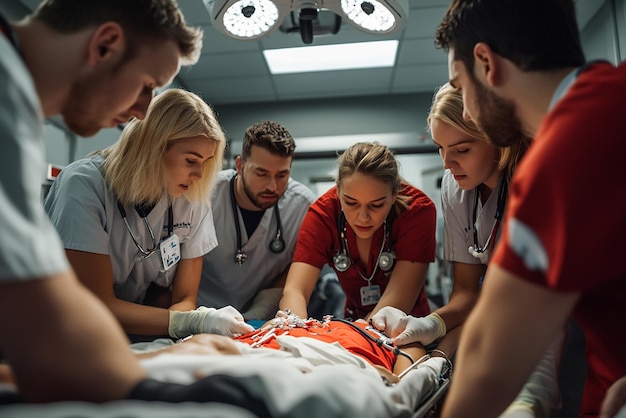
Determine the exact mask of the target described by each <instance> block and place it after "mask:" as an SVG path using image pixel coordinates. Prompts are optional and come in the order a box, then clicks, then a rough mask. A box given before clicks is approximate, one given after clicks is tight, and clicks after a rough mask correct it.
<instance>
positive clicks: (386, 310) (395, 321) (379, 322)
mask: <svg viewBox="0 0 626 418" xmlns="http://www.w3.org/2000/svg"><path fill="white" fill-rule="evenodd" d="M407 316H408V315H407V314H405V313H404V312H403V311H401V310H400V309H398V308H394V307H393V306H385V307H383V308H381V309H380V310H379V311H378V312H376V313H375V314H374V315H372V318H371V321H372V325H373V326H374V328H376V329H377V330H379V331H383V332H384V333H385V335H387V336H389V337H391V336H392V335H393V334H394V333H395V334H396V335H397V334H399V333H400V332H402V331H403V330H404V329H401V330H400V331H397V329H398V327H399V326H400V320H401V319H402V318H406V317H407Z"/></svg>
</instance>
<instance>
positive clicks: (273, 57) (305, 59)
mask: <svg viewBox="0 0 626 418" xmlns="http://www.w3.org/2000/svg"><path fill="white" fill-rule="evenodd" d="M397 50H398V41H397V40H390V41H375V42H356V43H351V44H335V45H319V46H304V47H297V48H283V49H267V50H265V51H263V55H264V56H265V61H266V62H267V65H268V67H269V69H270V72H271V73H272V74H289V73H307V72H313V71H334V70H353V69H357V68H381V67H393V64H394V63H395V61H396V52H397Z"/></svg>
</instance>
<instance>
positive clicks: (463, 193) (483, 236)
mask: <svg viewBox="0 0 626 418" xmlns="http://www.w3.org/2000/svg"><path fill="white" fill-rule="evenodd" d="M501 187H502V182H501V181H499V182H498V186H497V187H496V189H495V190H493V191H492V192H491V194H490V195H489V198H488V199H487V202H485V205H484V206H483V205H482V203H481V202H480V199H478V207H477V209H476V230H477V231H478V245H479V246H481V247H482V246H484V245H485V243H486V242H487V239H488V238H489V233H490V232H491V228H492V227H493V225H494V222H495V220H496V219H495V214H496V209H497V206H498V195H499V194H500V188H501ZM475 199H476V189H472V190H463V189H461V188H459V184H458V183H457V182H456V180H454V177H453V176H452V173H451V172H450V170H446V171H445V173H444V174H443V179H442V181H441V208H442V211H443V222H444V227H443V258H444V259H445V260H448V261H458V262H461V263H467V264H481V262H480V260H479V259H478V258H476V257H474V256H473V255H471V254H470V253H469V252H468V250H467V248H468V247H469V246H471V245H474V229H473V226H472V218H473V211H474V202H475ZM500 232H501V228H499V229H498V233H497V235H496V237H494V238H495V239H496V242H497V239H498V237H499V236H500Z"/></svg>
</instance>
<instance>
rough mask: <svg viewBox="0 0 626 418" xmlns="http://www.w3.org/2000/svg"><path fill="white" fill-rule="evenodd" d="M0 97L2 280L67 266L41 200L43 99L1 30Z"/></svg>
mask: <svg viewBox="0 0 626 418" xmlns="http://www.w3.org/2000/svg"><path fill="white" fill-rule="evenodd" d="M0 97H2V100H0V214H1V215H0V231H2V232H0V281H3V282H9V281H15V280H27V279H34V278H40V277H43V276H48V275H51V274H57V273H61V272H63V271H68V270H69V264H68V262H67V258H66V257H65V251H64V250H63V245H62V244H61V241H60V240H59V236H58V234H57V233H56V231H55V229H54V227H53V226H52V224H51V223H50V220H49V219H48V216H47V215H46V212H45V211H44V210H43V207H42V206H41V184H42V180H43V178H44V177H43V176H44V173H45V170H46V166H47V165H46V159H45V147H44V144H43V135H42V126H41V124H42V121H43V114H42V112H41V104H40V102H39V97H38V96H37V92H36V91H35V85H34V82H33V80H32V78H31V75H30V71H29V70H28V68H26V66H25V65H24V62H23V61H22V57H20V56H19V55H18V53H17V51H16V50H15V48H14V47H13V45H11V43H9V41H8V40H7V38H6V37H5V36H3V35H2V34H0ZM25 302H26V301H25Z"/></svg>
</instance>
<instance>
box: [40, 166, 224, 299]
mask: <svg viewBox="0 0 626 418" xmlns="http://www.w3.org/2000/svg"><path fill="white" fill-rule="evenodd" d="M102 162H103V157H102V156H96V157H90V158H85V159H82V160H78V161H75V162H73V163H72V164H70V165H68V166H67V167H65V168H64V169H63V170H62V171H61V173H60V174H59V176H58V177H57V179H56V180H55V181H54V183H53V185H52V187H51V188H50V192H49V194H48V197H47V198H46V201H45V203H44V205H45V209H46V210H47V212H48V215H49V216H50V219H51V220H52V223H53V224H54V225H55V226H56V228H57V230H58V231H59V235H60V236H61V239H62V241H63V244H64V245H65V248H67V249H71V250H79V251H86V252H90V253H96V254H107V255H109V257H110V260H111V265H112V268H113V282H114V289H115V295H116V296H117V297H118V298H120V299H123V300H127V301H129V302H135V303H141V301H142V300H143V298H144V296H145V292H146V290H147V288H148V286H149V285H150V283H152V282H155V283H156V284H157V285H159V286H164V287H167V286H169V285H171V284H172V281H173V280H174V276H175V273H176V268H177V266H174V267H172V268H170V269H169V270H167V271H162V269H163V268H162V262H161V256H160V254H159V253H158V252H157V253H156V254H153V255H152V256H151V257H149V258H148V259H146V260H141V259H140V257H139V256H140V255H141V253H140V252H139V250H138V249H137V246H136V245H135V243H134V242H133V240H132V237H131V235H130V233H129V232H128V229H127V228H126V225H125V224H124V220H123V218H122V215H121V214H120V211H119V209H118V206H117V199H116V198H115V196H114V194H113V192H112V191H111V189H110V188H109V186H108V184H107V183H106V182H105V180H104V177H103V176H102V172H101V171H100V169H101V166H102ZM169 202H170V200H169V197H168V196H163V197H162V198H161V200H160V201H159V202H158V203H157V205H156V206H155V207H154V209H152V211H151V212H150V214H149V215H148V217H147V219H148V222H149V224H150V226H151V227H152V230H153V231H154V235H155V237H156V238H157V239H159V238H161V239H162V238H165V237H166V236H167V225H168V207H169ZM124 209H125V211H126V216H127V221H128V223H129V225H130V229H131V230H132V232H133V234H134V235H135V237H136V238H137V241H138V242H139V243H140V244H141V245H142V247H143V248H145V249H148V248H151V247H152V240H151V238H150V235H149V233H148V230H147V228H146V226H145V224H144V222H143V220H142V219H141V217H140V216H139V214H138V213H137V211H136V210H135V209H134V208H132V207H125V208H124ZM172 213H173V216H174V231H173V232H174V233H175V234H176V235H178V238H179V240H180V250H181V258H183V259H184V258H195V257H200V256H202V255H204V254H206V253H207V252H209V251H210V250H211V249H213V248H214V247H215V246H216V245H217V239H216V237H215V228H214V227H213V219H212V216H211V209H210V207H209V206H208V204H207V203H202V202H190V201H188V200H187V199H185V198H184V197H180V198H177V199H174V201H173V203H172Z"/></svg>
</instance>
